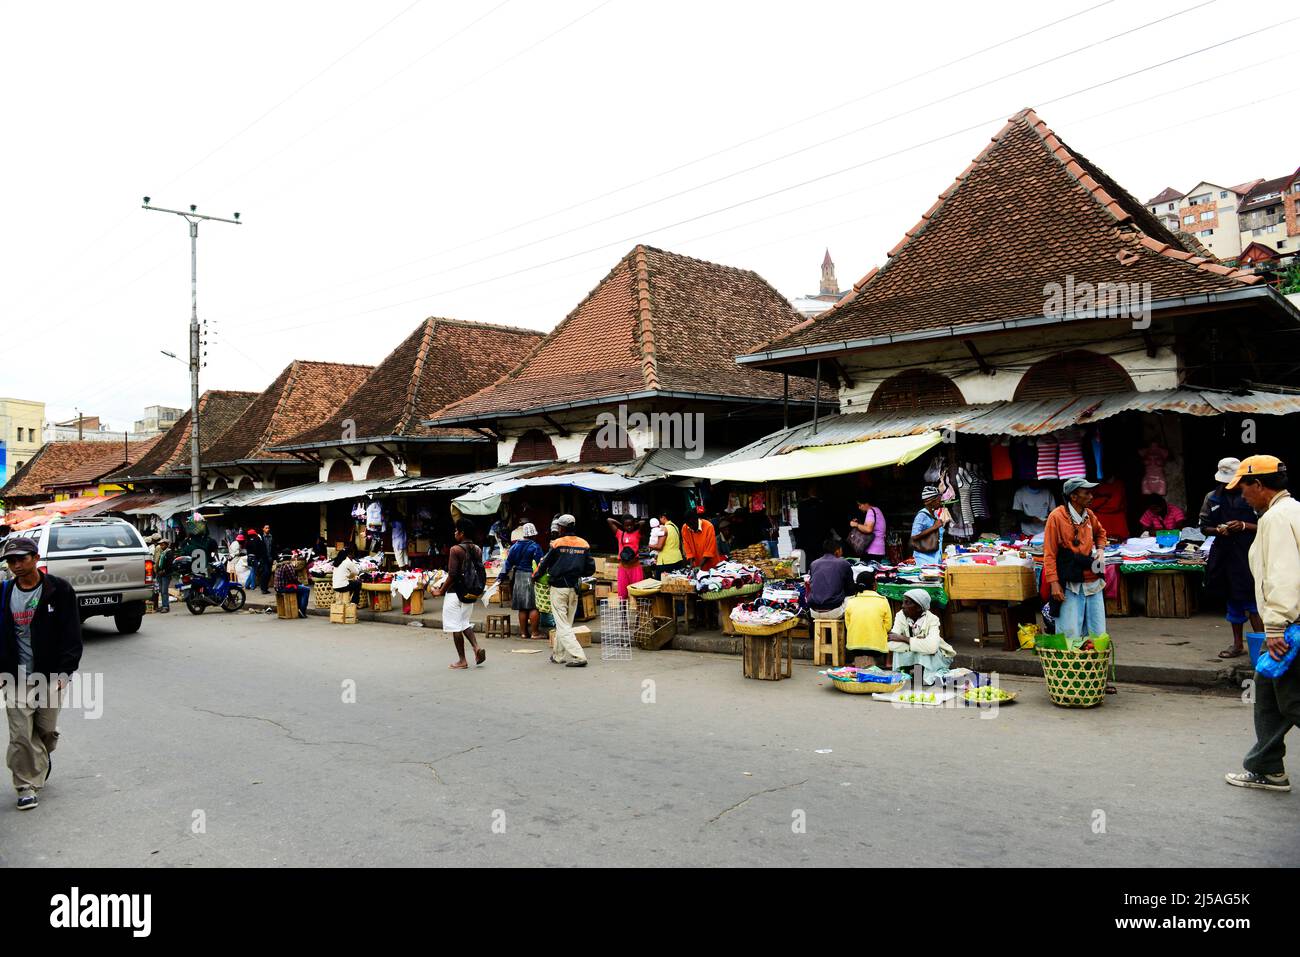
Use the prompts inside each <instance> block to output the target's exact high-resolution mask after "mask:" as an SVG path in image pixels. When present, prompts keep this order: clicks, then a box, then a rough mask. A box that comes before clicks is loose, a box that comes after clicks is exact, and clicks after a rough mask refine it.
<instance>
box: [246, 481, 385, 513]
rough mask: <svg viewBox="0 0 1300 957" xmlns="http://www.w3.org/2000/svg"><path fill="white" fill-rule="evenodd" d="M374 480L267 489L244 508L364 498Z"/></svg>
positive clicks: (373, 484) (371, 487)
mask: <svg viewBox="0 0 1300 957" xmlns="http://www.w3.org/2000/svg"><path fill="white" fill-rule="evenodd" d="M375 484H376V483H375V480H374V479H364V480H362V481H360V482H312V483H311V484H309V485H295V486H293V487H292V488H281V489H269V490H265V491H263V492H262V494H261V495H259V496H258V497H256V498H252V499H249V500H248V501H246V502H244V503H243V504H244V505H245V506H249V507H257V508H261V507H263V506H266V505H302V504H308V503H313V502H336V501H338V500H339V499H342V498H365V497H366V496H367V494H368V493H369V491H370V490H371V489H373V488H374V487H375Z"/></svg>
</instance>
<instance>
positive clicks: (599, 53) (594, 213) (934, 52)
mask: <svg viewBox="0 0 1300 957" xmlns="http://www.w3.org/2000/svg"><path fill="white" fill-rule="evenodd" d="M1093 7H1096V8H1097V9H1090V8H1093ZM1289 9H1290V8H1288V7H1287V6H1285V5H1281V4H1276V5H1271V6H1269V7H1266V8H1260V7H1257V6H1254V5H1250V6H1247V5H1246V4H1244V3H1240V2H1231V0H1217V2H1216V0H1209V2H1207V0H1111V2H1109V3H1101V0H1066V2H1064V3H1062V4H1060V5H1057V4H1043V3H1041V2H1002V3H990V4H970V3H953V2H947V3H929V4H888V5H887V4H875V3H873V4H866V3H861V2H856V3H855V2H831V0H801V2H799V3H790V2H788V0H787V2H776V0H750V2H743V3H742V2H739V0H734V2H733V0H727V2H722V0H703V2H701V0H691V2H686V0H656V2H655V3H652V4H647V3H638V2H634V0H505V2H502V0H461V2H457V3H445V2H438V0H416V2H414V3H412V2H411V0H393V2H389V0H377V2H371V3H367V4H357V3H341V2H333V0H326V2H314V3H310V4H308V3H303V2H298V3H270V4H268V3H265V2H258V3H252V2H242V0H234V2H230V0H228V2H223V3H221V4H216V3H208V4H198V3H175V2H171V3H143V2H125V3H114V4H104V3H90V2H79V3H64V4H57V5H56V4H33V3H17V2H5V3H4V4H3V13H4V19H3V22H4V24H5V29H4V34H3V39H2V40H0V44H2V46H0V84H2V85H3V89H4V90H5V91H6V94H5V96H4V98H3V101H2V103H0V111H2V112H3V125H4V130H5V142H6V148H5V149H4V150H3V152H2V153H0V173H2V175H0V191H3V208H4V214H5V228H4V229H3V230H0V270H2V272H0V276H2V277H3V281H2V282H0V309H3V314H4V316H5V319H4V323H3V327H4V332H5V335H4V348H3V352H2V353H0V370H2V371H0V395H4V396H12V397H20V398H29V399H38V400H44V401H45V402H46V403H47V417H48V418H50V419H51V420H53V419H55V418H62V417H66V416H71V415H73V414H74V409H76V408H79V409H81V410H82V411H83V412H85V413H87V414H99V415H100V416H101V417H103V418H104V419H106V420H107V421H108V422H109V423H111V424H112V425H113V426H114V427H115V428H124V427H129V426H130V423H131V421H132V420H133V419H135V418H137V417H138V416H139V415H140V413H141V410H142V409H143V407H144V406H146V405H151V404H155V403H160V404H167V405H174V406H178V407H188V405H189V391H188V380H187V373H186V369H185V368H184V367H183V366H182V365H180V364H178V363H176V362H174V361H173V360H171V359H167V358H165V357H163V356H161V355H160V354H159V350H160V349H166V350H169V351H172V352H175V353H177V354H178V355H181V356H182V357H183V356H184V355H185V353H186V349H187V333H186V329H187V325H188V321H189V241H188V238H187V233H186V226H185V223H184V222H183V221H181V220H180V219H178V218H176V217H170V216H164V215H162V214H158V213H149V212H145V211H144V210H142V209H141V208H140V200H141V197H142V196H145V195H149V196H151V197H152V198H153V202H154V204H155V205H160V206H170V207H173V208H176V207H182V208H183V207H187V206H188V205H189V204H190V203H195V204H197V205H198V207H199V211H200V212H207V213H210V214H214V215H229V214H230V213H232V212H234V211H236V210H238V211H239V212H240V213H241V214H242V216H243V219H244V222H245V225H242V226H228V225H224V224H210V225H204V226H202V227H201V228H200V237H199V312H200V316H201V317H205V318H207V319H208V320H209V322H210V329H211V330H212V331H213V333H214V335H212V336H211V337H210V341H209V345H208V365H207V368H205V369H204V370H203V386H204V388H228V389H261V388H263V387H265V386H266V385H267V384H268V383H269V382H270V381H271V379H272V378H274V376H275V375H276V374H277V373H278V372H279V371H280V369H281V368H283V366H284V365H285V364H287V362H288V361H289V360H291V359H293V358H303V359H329V360H337V361H352V362H366V363H375V362H378V361H379V360H380V359H382V358H383V356H384V355H386V354H387V353H388V352H389V351H390V350H391V349H392V348H393V347H394V346H395V345H396V344H397V343H398V342H399V341H400V340H401V339H402V338H403V337H405V336H406V335H407V334H408V333H409V332H410V331H411V330H412V329H413V328H414V327H415V326H416V324H417V323H418V322H419V321H420V320H421V319H422V318H423V317H424V316H427V315H440V316H453V317H457V318H461V319H472V320H479V321H487V322H502V323H511V324H516V325H521V326H529V327H534V328H538V329H550V328H551V327H553V326H554V325H555V324H556V323H557V322H558V321H559V320H560V319H561V318H563V316H564V315H565V314H566V313H567V312H568V311H569V310H570V309H571V308H572V307H573V306H574V305H576V304H577V302H578V301H579V300H580V299H581V298H582V297H583V296H584V295H585V294H586V293H587V291H588V290H590V289H591V287H592V286H594V285H595V283H596V282H598V281H599V280H600V278H601V277H602V276H603V275H604V274H605V273H606V272H607V271H608V270H609V268H610V267H611V266H612V265H613V264H614V262H616V261H617V260H618V258H619V257H620V256H621V255H623V254H624V253H625V252H626V251H627V250H628V249H630V248H631V247H632V246H633V245H634V244H635V243H637V242H647V243H650V244H652V245H656V246H661V247H664V248H667V249H671V250H674V251H677V252H682V253H686V254H689V255H692V256H697V257H700V258H704V259H709V260H714V261H716V262H721V263H726V264H729V265H736V266H742V267H746V268H751V269H754V270H756V271H757V272H758V273H759V274H760V275H762V276H764V277H765V278H767V279H768V280H769V281H770V282H772V283H773V284H774V285H775V286H776V287H777V288H778V289H779V290H781V292H783V293H784V294H785V295H786V296H787V297H791V298H793V297H796V296H799V295H803V294H808V293H814V292H816V288H817V280H818V269H819V266H820V262H821V257H822V252H823V250H824V248H826V247H829V248H830V250H831V253H832V256H833V257H834V259H835V262H836V265H837V268H838V272H839V279H840V283H841V286H847V285H849V284H850V283H851V282H853V281H854V280H856V279H857V278H859V277H860V276H861V275H863V274H864V273H865V272H866V271H867V270H868V269H869V268H870V267H871V266H872V265H873V264H876V263H879V262H880V261H882V260H883V258H884V253H885V251H886V250H887V249H889V248H890V247H891V246H892V245H894V243H895V242H897V240H898V239H899V238H900V237H901V235H902V233H903V231H904V230H906V229H908V228H910V227H911V226H912V225H913V224H914V223H915V222H916V220H917V218H918V217H919V216H920V214H921V212H923V211H924V210H925V209H926V208H928V207H929V205H930V203H931V202H932V201H933V199H934V197H935V195H936V194H938V193H939V192H940V191H941V190H943V189H944V188H946V187H947V186H948V185H949V184H950V183H951V182H952V179H953V177H954V176H956V175H957V173H959V172H960V171H961V170H962V169H963V168H964V167H965V166H966V164H967V163H968V162H969V161H970V159H971V158H972V157H973V156H974V155H975V154H976V153H978V152H979V150H980V149H982V148H983V146H984V144H985V143H986V142H987V141H988V138H989V137H990V136H992V135H993V134H994V133H995V132H997V130H998V128H999V127H1000V126H1001V124H1002V122H1003V120H1005V118H1006V117H1008V116H1010V115H1011V114H1012V113H1014V112H1015V111H1016V110H1018V109H1020V108H1022V107H1025V106H1034V107H1036V108H1038V109H1039V112H1040V114H1041V115H1042V117H1043V118H1044V119H1045V120H1046V121H1047V123H1048V124H1049V125H1050V126H1052V127H1053V128H1054V129H1055V131H1056V132H1057V133H1058V134H1059V135H1060V136H1061V137H1062V138H1063V139H1064V140H1065V141H1066V142H1067V143H1069V144H1070V146H1071V147H1072V148H1074V149H1076V150H1078V151H1079V152H1082V153H1084V154H1085V155H1087V156H1088V157H1089V158H1090V159H1092V160H1093V161H1094V162H1097V163H1098V164H1099V165H1100V166H1101V167H1102V168H1103V169H1105V170H1106V171H1107V172H1109V173H1110V174H1111V175H1112V176H1113V177H1115V178H1116V179H1117V180H1118V181H1119V182H1120V183H1121V185H1123V186H1124V187H1126V188H1127V189H1128V190H1129V191H1131V192H1133V193H1134V194H1136V195H1137V196H1138V198H1139V199H1141V200H1145V199H1147V198H1148V197H1149V196H1151V195H1153V194H1155V193H1156V192H1158V191H1159V190H1160V189H1162V188H1163V187H1165V186H1167V185H1172V186H1175V187H1177V188H1179V189H1182V190H1186V189H1190V188H1191V187H1192V186H1193V185H1194V184H1195V183H1196V182H1197V181H1199V180H1201V179H1208V180H1211V181H1216V182H1219V183H1223V184H1228V185H1231V184H1234V183H1237V182H1241V181H1243V180H1247V179H1251V178H1253V177H1256V176H1264V177H1274V176H1280V175H1282V174H1284V173H1286V172H1289V171H1290V170H1293V169H1295V167H1296V165H1297V163H1300V155H1298V154H1297V153H1296V145H1297V143H1296V139H1295V137H1294V136H1293V135H1291V133H1290V131H1289V130H1288V128H1287V124H1285V123H1280V122H1278V118H1279V117H1281V116H1283V115H1286V114H1287V110H1288V107H1287V104H1288V102H1294V99H1295V95H1296V89H1295V86H1294V85H1292V84H1291V82H1290V81H1291V80H1296V78H1300V69H1297V67H1298V66H1300V58H1298V56H1297V54H1300V48H1298V45H1297V42H1296V41H1297V39H1300V29H1298V28H1300V23H1297V22H1289V23H1283V24H1280V25H1275V26H1272V27H1269V26H1268V24H1267V20H1268V18H1269V14H1268V13H1267V11H1269V10H1271V11H1272V15H1273V16H1274V18H1275V20H1284V19H1285V18H1287V17H1290V16H1294V15H1295V14H1294V13H1292V12H1289ZM1079 11H1090V12H1086V13H1082V14H1081V15H1079V16H1077V17H1074V18H1073V19H1070V20H1068V21H1067V22H1064V23H1060V24H1059V25H1056V26H1053V27H1051V28H1049V29H1044V30H1041V31H1039V32H1036V33H1034V34H1033V35H1032V36H1028V37H1025V38H1023V39H1019V40H1015V41H1014V42H1009V43H1005V44H1003V45H1001V46H998V47H997V48H996V49H993V50H991V51H989V52H985V53H978V54H977V55H974V56H969V58H968V59H965V60H964V61H963V62H961V63H958V64H956V65H953V66H949V67H944V68H942V69H937V70H936V69H935V68H936V67H941V66H943V65H944V64H946V63H948V62H949V61H952V60H956V59H958V58H962V57H967V56H968V55H970V54H972V53H976V51H979V50H981V49H982V48H984V47H986V46H989V45H992V44H997V43H999V42H1000V41H1003V40H1007V39H1009V38H1012V37H1016V36H1018V35H1019V34H1022V33H1025V32H1026V31H1030V30H1034V29H1035V28H1037V27H1040V26H1043V25H1045V24H1048V23H1050V22H1052V21H1054V20H1057V19H1060V18H1062V17H1066V16H1068V15H1069V14H1072V13H1075V12H1079ZM1180 11H1188V12H1183V13H1181V15H1177V16H1173V18H1172V19H1169V20H1167V21H1165V22H1163V23H1160V24H1157V25H1155V26H1150V27H1147V28H1145V29H1135V28H1139V27H1142V25H1143V24H1146V23H1148V22H1150V21H1153V20H1156V19H1158V18H1160V17H1164V16H1170V15H1173V14H1179V13H1180ZM1261 29H1264V30H1266V32H1264V33H1259V34H1256V35H1255V36H1252V37H1248V38H1246V39H1242V40H1239V41H1236V42H1232V43H1227V44H1226V45H1223V46H1220V47H1219V48H1217V49H1214V50H1210V51H1208V52H1204V53H1199V54H1196V55H1194V56H1190V57H1188V58H1186V59H1182V60H1180V61H1178V62H1176V63H1172V64H1169V65H1166V66H1162V67H1159V68H1156V69H1151V70H1148V71H1147V72H1145V73H1142V74H1141V75H1139V76H1136V77H1133V78H1130V79H1126V80H1121V81H1119V82H1115V83H1111V84H1108V85H1105V86H1102V87H1100V88H1098V89H1096V90H1092V91H1089V92H1079V93H1078V94H1077V95H1073V96H1068V97H1067V95H1068V94H1072V93H1076V91H1080V90H1083V89H1084V88H1085V87H1090V86H1093V85H1094V84H1098V83H1101V82H1103V81H1106V80H1110V79H1112V78H1115V77H1118V76H1121V75H1123V74H1126V73H1129V72H1131V71H1134V70H1139V69H1142V68H1144V67H1148V66H1154V65H1155V64H1158V63H1160V62H1162V61H1164V60H1168V59H1171V58H1174V57H1178V56H1180V55H1182V54H1186V53H1191V52H1192V51H1195V50H1198V49H1200V48H1202V47H1205V46H1208V45H1210V44H1214V43H1218V42H1220V41H1224V40H1229V39H1231V38H1233V37H1236V36H1238V35H1240V34H1244V33H1248V32H1250V31H1255V30H1261ZM1128 30H1133V31H1135V32H1132V33H1130V34H1129V35H1127V36H1122V37H1119V38H1118V39H1108V38H1111V37H1113V36H1114V35H1115V34H1119V33H1122V32H1124V31H1128ZM1089 44H1096V45H1095V46H1091V47H1090V48H1088V49H1086V50H1082V51H1081V52H1077V53H1073V54H1072V55H1068V56H1067V55H1066V54H1070V52H1071V51H1074V50H1077V49H1078V48H1080V47H1085V46H1087V45H1089ZM1043 61H1049V62H1047V63H1046V64H1045V65H1039V64H1041V63H1043ZM921 73H928V75H925V76H921V77H920V78H916V79H912V78H913V77H915V76H916V75H917V74H921ZM1012 73H1016V75H1014V76H1008V74H1012ZM1003 77H1005V79H1003ZM1296 82H1297V85H1300V80H1297V81H1296ZM887 87H892V88H889V89H885V88H887ZM1061 97H1067V98H1064V99H1059V98H1061ZM1058 99H1059V102H1052V101H1056V100H1058ZM938 101H941V102H938ZM845 104H847V105H845ZM268 111H270V112H268ZM814 114H821V115H817V116H815V118H811V119H810V118H809V117H813V116H814ZM900 114H902V115H900ZM769 133H770V134H771V135H764V134H769ZM946 134H953V135H946ZM941 137H942V138H941ZM745 141H749V142H745ZM928 141H933V142H928ZM738 144H743V145H738ZM732 147H735V148H732ZM794 151H801V152H798V153H797V155H792V156H789V157H786V158H781V157H783V156H784V154H787V153H793V152H794ZM685 164H690V165H685ZM758 164H764V165H762V166H761V167H760V168H757V169H752V170H750V169H749V168H750V167H754V166H757V165H758ZM854 166H856V168H854V169H851V170H849V171H847V172H843V173H839V174H838V175H828V174H836V173H837V171H839V170H844V169H845V168H847V167H854ZM677 167H683V168H678V169H674V168H677ZM747 170H748V171H747ZM721 177H727V178H726V179H723V180H721V181H719V182H712V181H715V180H719V178H721ZM818 177H822V178H821V179H819V180H818V181H816V182H813V183H811V184H809V185H799V184H802V183H805V181H809V180H814V179H816V178H818ZM777 190H784V191H783V192H780V193H778V194H777V195H772V196H768V197H767V198H759V197H764V196H765V195H766V194H770V193H773V192H774V191H777ZM674 194H680V195H674ZM638 207H639V208H638ZM725 207H734V208H732V209H730V210H726V211H721V212H720V210H724V208H725ZM686 220H693V221H691V222H684V221H686Z"/></svg>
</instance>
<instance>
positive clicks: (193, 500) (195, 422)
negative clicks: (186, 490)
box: [144, 196, 241, 512]
mask: <svg viewBox="0 0 1300 957" xmlns="http://www.w3.org/2000/svg"><path fill="white" fill-rule="evenodd" d="M144 208H145V209H148V210H151V211H153V212H156V213H171V214H172V215H173V216H181V217H184V219H185V221H186V222H187V223H189V224H190V511H191V512H197V511H198V510H199V498H200V478H199V364H200V360H199V357H200V352H199V220H202V219H206V220H209V221H211V222H217V223H234V224H235V225H236V226H239V225H241V223H240V222H239V214H238V213H235V218H234V219H225V218H223V217H221V216H202V215H200V214H199V213H198V212H197V210H198V207H197V206H191V207H190V210H189V212H188V213H186V212H182V211H181V210H179V209H163V208H161V207H159V206H150V205H149V197H148V196H146V197H145V198H144Z"/></svg>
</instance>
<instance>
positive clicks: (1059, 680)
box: [1036, 648, 1110, 708]
mask: <svg viewBox="0 0 1300 957" xmlns="http://www.w3.org/2000/svg"><path fill="white" fill-rule="evenodd" d="M1036 650H1037V652H1038V660H1039V661H1040V662H1042V665H1043V677H1044V678H1046V679H1047V696H1048V697H1049V698H1051V699H1052V704H1055V705H1060V706H1061V707H1062V708H1093V707H1096V706H1097V705H1099V704H1101V703H1102V702H1103V701H1104V700H1106V673H1107V671H1108V670H1109V667H1110V649H1107V650H1106V651H1060V650H1056V649H1052V648H1038V649H1036Z"/></svg>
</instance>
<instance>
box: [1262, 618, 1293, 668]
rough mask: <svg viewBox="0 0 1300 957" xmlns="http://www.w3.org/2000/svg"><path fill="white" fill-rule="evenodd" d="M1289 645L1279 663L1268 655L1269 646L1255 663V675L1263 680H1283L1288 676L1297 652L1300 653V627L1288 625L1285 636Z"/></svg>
mask: <svg viewBox="0 0 1300 957" xmlns="http://www.w3.org/2000/svg"><path fill="white" fill-rule="evenodd" d="M1283 638H1285V639H1286V643H1287V652H1286V654H1285V655H1283V656H1282V660H1281V661H1278V660H1277V659H1276V658H1274V657H1273V656H1272V655H1270V654H1269V653H1268V648H1267V646H1266V647H1264V648H1263V649H1262V650H1261V651H1260V653H1259V659H1258V660H1257V661H1256V662H1255V674H1257V675H1259V676H1260V677H1263V678H1281V677H1282V676H1283V675H1284V674H1286V672H1287V669H1288V668H1290V667H1291V663H1292V662H1293V661H1295V657H1296V652H1297V651H1300V625H1287V628H1286V634H1285V635H1283Z"/></svg>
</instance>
